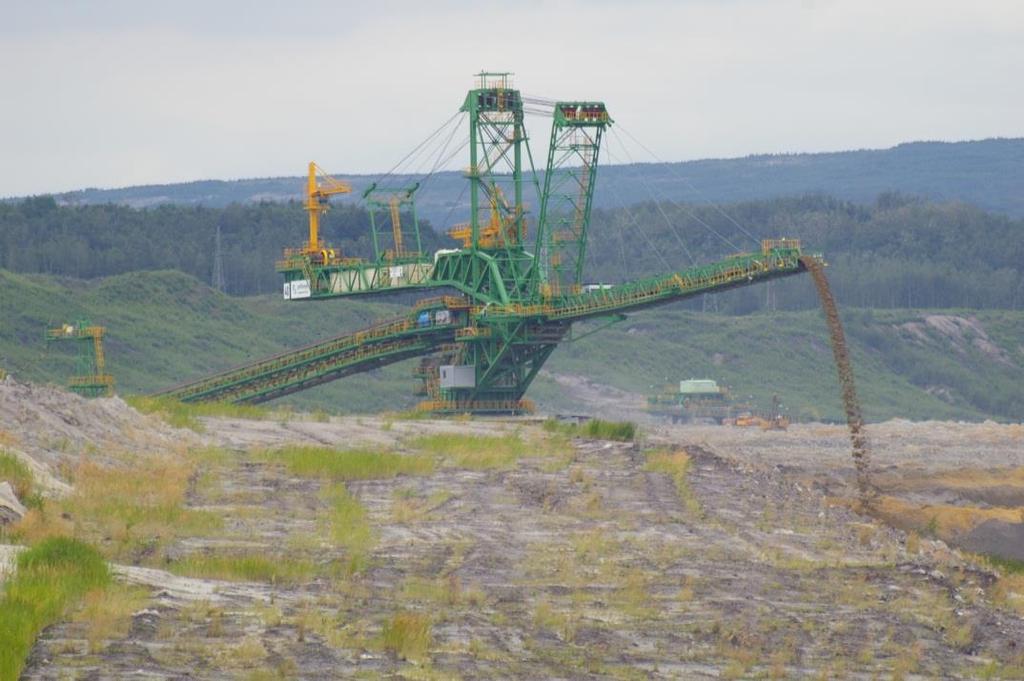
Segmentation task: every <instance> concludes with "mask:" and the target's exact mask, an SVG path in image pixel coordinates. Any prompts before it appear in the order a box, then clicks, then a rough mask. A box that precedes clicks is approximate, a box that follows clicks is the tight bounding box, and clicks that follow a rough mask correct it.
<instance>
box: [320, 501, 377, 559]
mask: <svg viewBox="0 0 1024 681" xmlns="http://www.w3.org/2000/svg"><path fill="white" fill-rule="evenodd" d="M323 496H324V497H325V498H326V499H327V501H328V503H330V505H331V509H330V514H329V516H328V519H329V522H330V529H331V538H332V539H333V540H334V543H335V544H337V545H338V546H341V547H344V548H345V549H346V551H347V552H348V566H347V571H348V573H349V574H355V573H358V572H362V571H363V570H365V569H366V566H367V562H368V559H369V554H370V551H371V550H372V549H373V545H374V542H375V537H374V534H373V528H372V527H371V526H370V520H369V517H368V516H367V513H366V509H365V508H364V507H363V505H362V504H361V503H359V499H357V498H356V497H355V496H353V495H352V493H351V492H349V491H348V489H347V488H346V487H345V485H341V484H338V485H333V486H331V487H328V488H327V489H325V490H324V491H323Z"/></svg>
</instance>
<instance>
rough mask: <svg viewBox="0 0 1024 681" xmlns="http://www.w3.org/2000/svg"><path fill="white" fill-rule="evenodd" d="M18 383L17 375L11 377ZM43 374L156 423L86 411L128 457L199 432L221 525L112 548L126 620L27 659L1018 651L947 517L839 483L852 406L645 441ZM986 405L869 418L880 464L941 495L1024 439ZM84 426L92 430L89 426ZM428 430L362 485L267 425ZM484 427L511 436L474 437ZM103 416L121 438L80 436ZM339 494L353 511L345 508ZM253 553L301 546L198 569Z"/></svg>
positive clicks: (540, 658) (966, 673)
mask: <svg viewBox="0 0 1024 681" xmlns="http://www.w3.org/2000/svg"><path fill="white" fill-rule="evenodd" d="M18 389H19V390H21V388H18ZM9 390H10V386H2V387H0V404H4V399H5V394H4V391H9ZM19 394H20V393H19ZM6 396H9V395H6ZM21 399H22V400H35V398H34V397H33V396H32V395H31V394H24V395H22V397H21ZM50 399H51V398H50V396H48V395H46V394H45V393H44V394H41V395H40V396H39V397H38V401H35V402H33V405H34V406H32V407H26V408H27V409H28V411H29V412H33V411H34V410H37V409H38V410H41V411H43V412H46V411H48V410H49V411H51V412H52V413H66V412H65V411H64V410H65V409H66V407H67V404H71V405H72V406H76V408H88V409H90V410H92V409H95V410H96V412H95V413H93V414H92V415H93V416H95V417H96V418H103V416H102V415H103V413H104V410H109V409H112V408H113V407H116V410H115V415H114V416H113V417H112V418H129V419H132V420H131V421H130V424H129V425H130V427H137V428H145V429H147V430H146V432H147V433H148V432H152V433H153V434H154V435H153V437H137V435H138V434H135V435H132V436H131V437H129V438H127V439H124V440H122V441H121V445H118V444H117V442H116V440H117V438H110V437H106V435H104V433H106V430H104V429H103V428H100V426H98V425H96V426H91V425H90V426H86V425H82V426H81V431H79V432H81V433H82V435H81V438H80V439H79V437H78V435H77V434H76V432H68V433H67V434H66V435H65V437H67V438H68V441H69V444H68V445H67V447H66V449H67V452H66V453H60V454H61V455H62V456H67V457H70V456H75V457H85V458H88V457H92V456H102V455H104V454H106V455H107V456H109V457H110V458H111V460H112V462H113V461H115V460H116V461H117V462H122V463H123V461H124V460H126V459H125V458H124V456H125V455H123V454H119V453H117V452H116V451H115V450H116V449H117V448H118V447H119V446H120V447H124V448H127V447H134V446H142V445H141V444H140V443H141V442H142V441H146V442H148V443H149V446H150V447H152V448H154V449H157V448H159V447H160V446H162V445H161V442H162V441H161V439H160V434H161V433H163V434H167V433H170V434H171V435H170V440H171V441H170V442H168V450H167V451H168V452H171V453H178V454H177V455H179V456H185V454H183V453H181V452H182V446H181V443H191V444H188V445H187V447H186V448H189V449H192V450H194V451H202V452H204V453H203V454H202V455H201V456H199V458H198V459H197V460H198V464H197V469H196V471H195V473H194V474H193V477H192V482H191V483H190V484H189V486H188V488H187V493H186V495H185V498H184V504H185V507H186V508H187V509H189V510H191V511H194V512H197V513H199V512H203V513H209V514H212V515H215V516H216V517H218V518H220V519H221V524H219V525H217V526H213V525H202V526H199V525H197V527H200V529H199V530H197V531H196V532H194V533H192V534H188V533H184V534H182V533H179V534H177V535H174V536H171V537H170V538H169V539H168V541H166V542H165V543H162V544H159V545H158V546H157V548H156V549H154V550H153V551H151V552H149V553H139V554H134V553H125V554H118V555H119V556H120V557H119V558H118V559H117V560H116V561H115V562H118V563H119V564H120V565H121V566H120V567H118V568H117V572H118V574H119V575H120V579H121V580H122V583H123V584H125V585H126V586H125V588H128V586H127V585H134V587H132V588H133V589H136V590H139V591H138V593H141V600H140V601H139V602H138V604H137V607H135V608H133V609H132V610H131V611H130V612H127V613H126V614H125V615H124V622H123V626H120V627H112V628H110V629H109V630H108V632H109V633H107V634H106V635H102V636H100V635H97V634H96V630H95V628H94V627H93V625H92V624H90V622H89V621H88V620H87V619H84V618H82V617H79V616H77V615H76V614H75V613H71V614H70V615H69V617H68V618H67V620H65V621H63V622H61V623H59V624H57V625H55V626H53V627H50V628H49V629H47V630H46V631H45V632H44V633H43V635H42V637H41V638H40V640H39V641H38V643H37V644H36V646H35V649H34V650H33V652H32V655H31V657H30V660H29V664H28V667H27V669H26V672H25V678H29V679H58V678H168V679H171V678H202V679H222V678H241V679H267V678H338V677H356V678H381V677H384V678H439V679H441V678H443V679H448V678H467V679H469V678H564V679H576V678H657V679H661V678H704V677H707V678H757V677H760V678H801V677H812V678H854V679H873V678H978V677H979V676H982V675H989V677H995V678H1001V677H1014V675H1015V674H1020V673H1021V672H1022V670H1024V668H1022V667H1021V658H1020V655H1021V651H1020V650H1019V649H1018V641H1021V640H1024V619H1021V617H1020V615H1018V614H1017V613H1016V611H1015V610H1014V606H1016V605H1019V604H1020V600H1019V598H1020V597H1019V595H1018V594H1017V593H1016V592H1013V591H1012V590H1008V589H1007V588H1006V585H1005V583H1004V582H1003V581H1002V580H1001V581H998V582H997V581H996V576H995V575H994V574H993V573H991V572H989V571H988V570H984V569H979V568H977V567H976V566H975V565H974V564H973V563H971V562H969V561H968V560H966V559H964V558H963V557H962V556H961V555H960V554H958V553H957V552H956V551H954V550H950V549H947V548H946V546H945V544H944V543H943V542H940V541H933V540H929V539H921V540H917V539H916V538H915V539H914V541H912V542H907V541H906V535H904V534H903V533H902V532H900V531H898V530H895V529H891V528H890V527H888V526H887V525H885V524H882V523H880V522H878V521H875V520H872V519H870V518H865V517H861V516H857V515H855V514H854V513H853V512H852V511H850V510H848V508H847V507H846V506H845V505H843V504H842V503H841V500H842V499H843V497H844V496H845V495H846V494H847V490H848V489H849V486H850V485H849V480H850V476H851V470H850V469H851V467H850V464H849V461H848V444H847V440H846V436H845V433H844V432H843V431H841V430H839V429H836V428H832V427H824V426H800V427H796V428H793V429H791V430H790V431H789V432H786V433H761V432H760V431H752V430H745V431H741V430H730V429H724V428H711V427H708V428H683V427H672V428H652V429H649V430H648V433H647V435H646V436H645V439H644V441H643V442H642V443H639V444H634V443H620V442H609V441H600V440H587V439H573V440H571V441H569V440H566V439H564V438H563V437H560V436H558V435H557V434H552V433H550V432H548V431H545V430H544V429H542V428H541V424H540V423H539V422H537V421H498V420H494V421H488V420H472V421H431V420H391V419H388V418H383V417H380V418H378V417H374V418H357V417H346V418H334V419H330V420H323V419H321V420H314V419H309V420H305V419H302V418H299V417H294V418H289V419H285V418H284V417H280V418H278V417H271V418H269V419H266V420H261V421H246V420H240V419H205V420H204V426H205V429H204V430H205V432H203V433H202V434H196V433H192V432H191V431H184V432H175V431H171V430H170V429H168V428H167V427H166V426H163V425H162V424H159V423H155V424H154V423H150V422H149V419H148V418H147V417H141V416H137V415H135V416H131V415H128V416H125V415H123V414H122V415H121V416H117V415H116V414H120V410H121V409H122V408H123V407H121V406H118V405H117V404H116V403H115V402H113V401H106V402H104V401H98V402H93V403H90V404H89V405H87V406H86V407H81V405H78V404H77V402H76V400H77V398H73V397H65V398H64V402H65V403H67V404H64V406H62V404H61V403H60V400H57V401H56V402H52V401H48V400H50ZM54 399H56V398H54ZM79 402H80V401H79ZM124 409H126V408H124ZM129 411H130V410H129ZM19 413H21V412H18V411H17V410H12V409H10V408H8V409H6V410H3V409H0V428H3V429H4V431H5V432H7V433H9V434H11V435H10V436H9V437H10V439H12V440H16V441H18V442H21V443H22V444H21V445H19V446H20V447H21V449H22V451H29V452H30V453H31V454H33V455H35V454H37V453H38V455H39V458H40V460H41V462H42V463H43V464H46V465H50V464H52V463H53V462H54V461H57V460H58V458H59V457H58V454H54V453H53V452H51V451H50V450H49V449H47V448H46V447H42V448H41V449H40V448H39V447H37V446H36V445H34V444H31V445H27V444H25V443H32V442H36V441H37V440H39V437H38V434H30V433H28V432H26V430H25V429H26V428H31V427H32V426H31V425H30V424H31V423H33V422H35V421H25V420H24V419H23V418H22V417H20V416H19V417H17V418H19V419H21V420H12V419H13V418H14V416H12V414H13V415H16V414H19ZM134 419H140V421H139V422H138V424H142V423H143V422H145V425H137V424H136V422H135V421H134ZM39 420H40V422H45V423H49V421H48V420H46V419H45V418H43V417H42V416H40V417H39ZM26 424H29V425H26ZM129 425H122V427H125V428H127V427H129ZM981 427H982V426H959V425H956V424H905V423H896V424H885V425H883V426H880V427H878V429H877V430H876V431H873V432H872V435H873V436H874V442H875V447H876V466H877V468H878V469H879V471H880V472H887V473H888V474H890V476H892V482H891V484H892V485H895V484H896V482H895V481H896V475H895V474H896V473H898V472H900V471H903V470H904V469H906V470H907V471H909V472H910V473H913V475H908V476H907V480H911V479H912V480H920V479H922V476H931V477H928V478H927V479H928V480H929V481H930V482H929V484H930V485H931V487H928V486H927V485H923V484H919V483H917V482H913V483H908V482H906V481H904V483H903V484H904V485H918V486H917V487H915V489H917V490H918V491H917V492H915V493H920V494H936V492H933V491H927V490H930V489H932V488H938V484H937V483H936V481H937V480H938V479H939V478H937V477H936V476H941V475H943V474H946V473H949V472H950V471H954V470H958V469H960V468H962V467H963V466H964V465H965V462H967V463H968V465H971V466H977V465H979V463H982V462H987V464H986V465H992V466H1011V465H1012V466H1020V465H1021V464H1022V462H1020V460H1019V457H1020V456H1021V455H1020V452H1019V449H1020V447H1019V444H1020V441H1019V439H1018V438H1019V435H1018V434H1017V433H1016V431H1013V430H1005V429H1008V428H1012V427H1010V426H1006V427H995V429H992V428H990V430H989V431H984V432H987V433H988V435H987V437H988V438H989V439H988V440H986V441H983V443H982V444H979V438H981V437H982V434H983V431H981V430H978V429H979V428H981ZM86 428H99V429H100V430H99V431H97V434H96V435H95V436H89V437H86V436H85V435H84V431H85V429H86ZM150 428H151V429H152V430H151V431H150V430H148V429H150ZM101 431H102V432H101ZM424 436H433V437H434V438H435V439H436V441H438V442H441V447H440V448H439V449H436V450H432V451H434V454H435V455H436V456H437V457H439V458H437V459H436V461H437V463H436V465H433V467H431V468H429V469H426V468H424V469H419V470H412V469H409V470H407V472H405V473H401V474H398V475H394V476H369V477H366V478H364V479H352V478H350V479H347V481H346V482H345V483H344V488H345V491H344V493H342V492H340V491H339V490H338V488H337V481H336V480H331V479H327V478H324V477H317V476H309V475H306V474H302V472H301V470H299V469H296V468H293V467H290V466H288V465H285V464H283V463H282V459H279V458H275V457H274V456H270V455H268V454H266V453H265V452H263V451H262V450H263V448H264V447H267V446H271V447H277V446H280V445H282V444H286V443H302V444H305V445H317V446H328V447H337V448H343V449H348V448H352V447H356V446H363V447H369V448H372V449H374V450H375V451H386V452H390V453H396V454H398V455H400V456H401V457H406V458H408V459H409V460H414V459H416V457H422V456H423V448H424V447H425V446H426V445H424V444H423V443H424V442H425V440H423V437H424ZM480 437H485V438H486V437H492V438H494V439H491V440H474V439H472V438H480ZM101 439H102V440H103V442H106V443H108V444H107V446H108V447H109V448H110V450H109V452H106V451H104V452H97V451H92V450H88V449H89V444H88V443H89V442H93V441H99V440H101ZM428 439H429V437H428ZM509 441H515V442H520V443H521V444H522V447H521V448H520V449H517V450H516V453H515V455H514V456H510V457H506V458H504V459H493V460H492V459H488V458H486V457H485V456H484V455H485V454H487V452H482V453H481V452H475V453H473V452H471V453H469V454H465V453H459V452H461V450H459V447H462V446H463V445H465V443H467V442H478V443H493V444H492V445H487V447H492V448H493V450H494V451H498V450H499V449H500V448H501V447H503V446H505V445H504V444H503V443H508V442H509ZM445 447H448V448H449V449H450V451H448V450H445V449H444V448H445ZM487 447H485V448H487ZM87 450H88V451H87ZM456 450H458V451H456ZM491 453H493V452H491ZM152 456H154V457H159V456H160V454H159V453H154V454H152ZM51 459H52V460H51ZM112 465H113V464H112ZM117 465H121V464H120V463H119V464H117ZM297 471H298V472H297ZM53 473H54V475H55V476H57V477H60V475H61V473H60V471H59V470H57V469H54V471H53ZM76 480H77V481H79V483H78V484H81V482H80V481H81V480H83V478H81V476H79V477H78V478H76ZM65 482H71V478H70V477H69V478H68V479H67V480H65ZM933 483H934V484H933ZM950 484H952V483H950ZM947 486H948V485H947ZM925 488H927V490H925ZM921 490H925V491H923V492H922V491H921ZM77 493H78V492H71V494H72V498H73V495H74V494H77ZM339 494H343V496H344V499H341V500H339V499H340V497H339ZM893 494H894V495H895V494H896V492H895V491H893ZM900 494H901V495H902V496H900V498H901V499H910V498H911V495H910V494H909V493H906V492H905V490H901V491H900ZM346 495H347V496H346ZM345 499H354V500H356V502H357V506H358V508H361V509H362V513H363V514H364V515H363V516H360V515H359V513H358V512H355V511H353V510H352V509H353V508H355V506H352V505H351V504H349V502H348V501H345ZM917 501H921V499H920V498H917ZM344 504H349V505H348V506H345V508H347V509H348V511H349V512H348V515H345V516H344V518H346V519H347V521H346V523H347V524H346V523H341V524H339V522H338V518H339V517H341V516H339V515H338V509H339V508H340V506H339V505H344ZM363 526H365V527H368V528H370V529H369V532H370V539H368V540H367V542H365V543H360V542H358V541H356V539H355V538H354V537H353V535H352V532H353V531H354V528H358V527H363ZM97 541H98V542H100V543H101V545H104V546H106V545H107V544H106V540H105V539H104V538H103V537H97ZM364 550H365V555H362V556H360V555H359V554H360V551H364ZM251 556H266V557H270V558H271V559H272V561H273V562H274V563H280V564H281V565H284V564H290V565H292V566H297V567H295V568H294V569H290V570H288V571H285V572H282V573H280V574H279V575H278V576H277V577H274V578H268V579H263V578H260V576H259V574H257V573H255V572H254V573H253V576H252V578H250V579H245V578H240V577H239V576H238V575H237V574H236V575H235V576H234V579H233V581H223V580H219V579H209V578H202V577H195V576H188V574H187V573H190V572H195V571H196V570H197V568H196V566H197V565H198V563H197V562H196V561H197V560H198V559H200V558H202V559H203V560H206V563H204V565H205V566H206V570H207V571H210V569H211V568H210V565H211V564H212V561H211V557H221V558H224V559H231V558H240V557H251ZM354 558H359V564H358V565H356V566H354V565H353V562H352V560H353V559H354ZM190 560H191V561H193V562H191V563H190V562H189V561H190ZM125 563H134V565H126V564H125ZM189 566H191V568H189ZM186 568H189V569H186ZM171 572H175V573H178V574H171Z"/></svg>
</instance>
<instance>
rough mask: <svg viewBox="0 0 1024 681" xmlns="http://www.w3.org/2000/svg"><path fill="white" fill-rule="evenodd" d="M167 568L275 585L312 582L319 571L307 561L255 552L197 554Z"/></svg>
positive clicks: (186, 575)
mask: <svg viewBox="0 0 1024 681" xmlns="http://www.w3.org/2000/svg"><path fill="white" fill-rule="evenodd" d="M167 568H168V570H169V571H170V572H173V573H174V574H176V575H182V576H184V577H202V578H205V579H222V580H225V581H233V582H237V581H242V582H269V583H271V584H296V583H299V582H304V581H308V580H309V579H311V578H312V577H313V576H314V575H315V574H316V566H315V565H314V564H313V563H312V562H310V561H307V560H290V559H287V558H285V557H283V556H279V557H267V556H265V555H253V554H240V555H229V554H204V555H193V556H187V557H185V558H182V559H181V560H177V561H173V562H171V563H170V564H168V566H167Z"/></svg>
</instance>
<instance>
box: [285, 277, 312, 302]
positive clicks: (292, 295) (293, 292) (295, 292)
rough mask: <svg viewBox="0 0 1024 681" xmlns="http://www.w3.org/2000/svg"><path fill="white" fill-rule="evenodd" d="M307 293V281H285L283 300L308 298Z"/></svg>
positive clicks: (308, 290) (308, 291)
mask: <svg viewBox="0 0 1024 681" xmlns="http://www.w3.org/2000/svg"><path fill="white" fill-rule="evenodd" d="M309 293H310V289H309V279H296V280H295V281H286V282H285V283H284V299H285V300H299V299H300V298H309Z"/></svg>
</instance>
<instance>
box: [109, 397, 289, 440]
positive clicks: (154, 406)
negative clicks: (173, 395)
mask: <svg viewBox="0 0 1024 681" xmlns="http://www.w3.org/2000/svg"><path fill="white" fill-rule="evenodd" d="M125 401H126V402H127V403H128V404H129V405H130V406H132V407H134V408H135V409H136V410H137V411H140V412H142V413H143V414H156V415H158V416H160V417H161V418H162V419H163V420H164V421H166V422H167V423H168V425H171V426H174V427H175V428H188V429H190V430H194V431H195V432H197V433H201V432H203V430H204V428H203V424H202V422H200V421H199V418H200V417H202V416H222V417H226V418H236V419H252V420H256V421H261V420H263V419H266V418H268V417H269V416H270V410H268V409H266V408H265V407H256V406H253V405H247V404H231V403H230V402H197V403H194V404H193V403H188V404H186V403H184V402H179V401H177V400H172V399H168V398H166V397H148V396H145V395H132V396H130V397H128V398H126V400H125Z"/></svg>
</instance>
